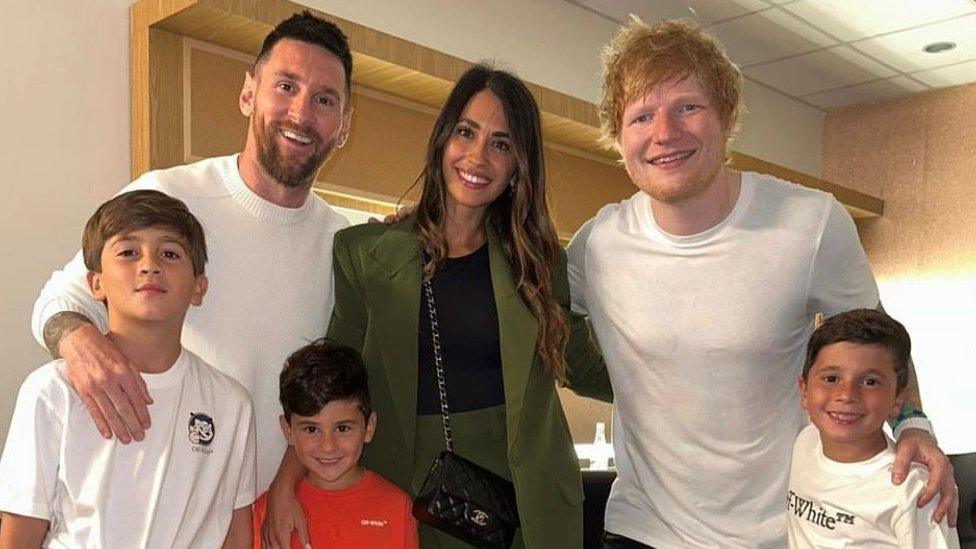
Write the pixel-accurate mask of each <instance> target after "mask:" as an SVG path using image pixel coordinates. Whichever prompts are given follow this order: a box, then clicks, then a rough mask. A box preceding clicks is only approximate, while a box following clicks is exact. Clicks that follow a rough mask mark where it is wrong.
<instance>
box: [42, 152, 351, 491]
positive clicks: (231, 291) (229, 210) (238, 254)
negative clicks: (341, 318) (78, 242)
mask: <svg viewBox="0 0 976 549" xmlns="http://www.w3.org/2000/svg"><path fill="white" fill-rule="evenodd" d="M237 158H238V155H232V156H223V157H220V158H210V159H207V160H202V161H200V162H197V163H195V164H189V165H186V166H177V167H174V168H170V169H167V170H156V171H152V172H148V173H146V174H144V175H142V176H141V177H139V179H136V180H135V181H133V182H132V183H130V184H129V185H127V186H126V187H125V188H124V189H122V191H132V190H136V189H155V190H158V191H162V192H164V193H166V194H168V195H170V196H173V197H176V198H179V199H180V200H182V201H184V202H185V203H186V205H187V207H188V208H189V209H190V211H191V212H193V215H195V216H196V217H197V219H199V220H200V224H201V225H203V231H204V234H205V236H206V239H207V252H208V254H209V256H210V261H209V262H208V263H207V278H208V279H209V282H210V283H209V285H208V286H207V295H206V296H204V298H203V306H202V307H190V310H189V311H188V312H187V315H186V321H185V323H184V326H183V346H185V347H186V348H187V349H189V350H191V351H193V352H194V353H195V354H196V355H197V356H199V357H200V358H201V359H203V360H204V362H206V363H208V364H213V365H214V366H216V367H217V368H219V369H220V371H221V372H224V373H225V374H228V375H229V376H231V377H232V378H234V379H236V380H237V381H238V382H240V384H241V385H243V386H244V387H245V388H246V389H247V390H248V391H250V393H251V397H252V398H253V399H254V411H255V421H256V425H257V444H258V449H259V450H258V491H259V492H262V491H264V490H266V489H267V487H268V484H269V483H270V482H271V479H272V478H273V477H274V474H275V472H276V471H277V470H278V465H279V464H280V463H281V456H282V455H283V454H284V451H285V446H286V444H285V439H284V437H282V436H281V429H280V428H279V427H278V416H279V415H280V414H281V405H280V404H279V403H278V374H279V372H281V367H282V366H283V365H284V362H285V359H286V358H288V355H290V354H291V353H292V352H294V351H295V350H297V349H298V348H299V347H301V346H303V345H305V344H307V343H308V342H310V341H312V340H314V339H316V338H319V337H322V336H324V335H325V332H326V328H328V325H329V317H330V316H331V315H332V306H333V304H334V303H335V299H334V295H333V286H332V284H333V282H332V239H333V237H334V236H335V233H336V232H337V231H339V230H340V229H343V228H345V227H348V226H349V221H348V220H347V219H346V218H345V217H343V216H342V215H341V214H339V213H338V212H336V211H335V210H333V209H332V208H331V207H330V206H329V205H328V204H326V203H325V201H324V200H320V199H319V198H317V197H316V196H314V195H309V198H308V200H306V201H305V204H304V205H303V206H302V207H300V208H283V207H281V206H278V205H276V204H273V203H271V202H268V201H267V200H264V199H263V198H261V197H260V196H258V195H256V194H254V192H253V191H251V189H249V188H248V187H247V185H246V184H245V183H244V180H243V179H241V176H240V173H239V172H238V169H237ZM86 273H87V270H86V269H85V265H84V261H83V260H82V257H81V254H80V253H79V254H77V255H76V256H75V258H74V259H73V260H72V261H71V262H70V263H68V264H67V265H66V266H65V267H64V270H62V271H55V272H54V274H52V275H51V279H50V280H49V281H48V282H47V284H46V285H45V286H44V289H43V290H42V291H41V295H40V296H39V297H38V298H37V302H36V303H35V304H34V316H33V318H32V320H31V326H32V329H33V332H34V337H35V338H36V339H37V341H38V342H39V343H41V344H42V345H43V344H44V335H43V331H44V324H45V323H47V320H48V319H49V318H51V316H52V315H54V314H56V313H58V312H61V311H75V312H79V313H81V314H83V315H85V316H86V317H88V318H89V319H91V320H92V322H94V323H95V324H97V325H98V326H99V327H100V328H101V329H102V331H104V330H106V329H107V324H106V318H107V317H106V312H105V306H104V305H102V304H101V303H100V302H98V301H95V300H94V299H93V298H92V296H91V293H90V292H89V290H88V285H87V283H86V282H85V274H86ZM152 396H153V397H155V395H152ZM150 413H152V411H151V410H150ZM155 424H156V419H155V418H153V425H155Z"/></svg>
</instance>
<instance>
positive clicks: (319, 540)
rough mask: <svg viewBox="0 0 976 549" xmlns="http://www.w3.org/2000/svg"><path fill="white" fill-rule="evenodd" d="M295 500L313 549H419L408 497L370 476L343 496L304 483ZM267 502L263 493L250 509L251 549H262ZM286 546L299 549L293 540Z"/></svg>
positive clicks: (346, 491) (346, 490)
mask: <svg viewBox="0 0 976 549" xmlns="http://www.w3.org/2000/svg"><path fill="white" fill-rule="evenodd" d="M295 496H296V497H297V498H298V501H299V503H301V504H302V507H303V508H304V509H305V516H306V517H307V518H308V535H309V538H310V540H311V542H312V547H313V548H314V549H318V548H320V547H356V548H363V549H369V548H373V547H375V548H377V549H386V548H400V547H403V548H404V549H416V548H417V547H419V544H418V541H417V522H416V521H415V520H414V518H413V515H412V514H411V513H410V508H411V506H412V505H413V502H412V501H410V497H409V496H407V494H406V493H404V492H403V490H401V489H399V488H397V487H396V486H395V485H394V484H392V483H391V482H389V481H388V480H386V479H384V478H383V477H381V476H380V475H378V474H376V473H374V472H372V471H366V472H365V474H364V475H363V478H361V479H359V481H357V482H356V484H353V485H352V486H350V487H349V488H346V489H344V490H323V489H321V488H317V487H315V486H312V485H311V484H309V483H308V482H306V481H304V480H303V481H302V482H300V483H299V484H298V487H297V488H295ZM267 499H268V494H267V492H265V493H264V494H262V495H261V497H260V498H258V500H257V501H256V502H255V503H254V548H255V549H260V548H261V523H263V522H264V514H265V509H266V508H267ZM291 546H292V548H293V549H301V545H299V543H298V536H296V535H294V534H292V540H291Z"/></svg>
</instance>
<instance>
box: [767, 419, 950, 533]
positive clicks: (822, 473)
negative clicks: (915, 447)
mask: <svg viewBox="0 0 976 549" xmlns="http://www.w3.org/2000/svg"><path fill="white" fill-rule="evenodd" d="M885 439H886V440H887V441H888V447H887V448H886V449H885V450H883V451H882V452H881V453H879V454H878V455H876V456H874V457H873V458H871V459H868V460H866V461H861V462H857V463H841V462H838V461H834V460H832V459H830V458H828V457H827V456H825V455H824V453H823V446H822V445H821V443H820V433H819V432H818V431H817V428H816V427H815V426H813V425H808V426H807V427H806V428H805V429H803V431H801V432H800V434H799V435H798V436H797V437H796V444H795V445H794V447H793V460H792V463H791V465H790V489H789V493H788V495H787V499H786V517H787V532H788V534H789V543H790V547H791V548H794V549H824V548H832V547H836V548H838V549H839V548H845V547H865V548H871V549H874V548H879V549H880V548H884V547H891V548H901V549H958V547H959V537H958V535H957V534H956V529H955V528H952V529H950V528H949V527H948V526H947V524H946V521H945V519H943V520H942V522H940V523H938V524H934V523H933V522H932V513H933V511H934V510H935V506H936V504H937V502H938V501H937V499H933V500H932V501H930V502H929V503H928V505H926V506H925V507H922V508H921V509H919V508H918V506H917V505H916V502H917V501H918V496H919V494H920V493H921V492H922V489H923V488H925V482H926V481H927V480H928V476H929V474H928V470H927V469H925V467H923V466H921V465H916V464H912V466H911V469H910V470H909V472H908V476H907V477H906V478H905V481H904V482H902V483H901V484H900V485H898V486H895V485H894V484H892V483H891V469H892V466H893V465H894V463H895V450H894V443H893V442H892V441H891V439H888V438H887V437H885Z"/></svg>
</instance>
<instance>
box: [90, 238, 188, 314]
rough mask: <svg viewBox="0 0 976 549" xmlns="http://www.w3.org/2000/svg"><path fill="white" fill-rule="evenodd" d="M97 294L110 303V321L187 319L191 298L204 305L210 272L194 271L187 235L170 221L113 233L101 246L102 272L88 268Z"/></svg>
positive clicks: (93, 293) (94, 291) (94, 293)
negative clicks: (171, 225) (183, 234)
mask: <svg viewBox="0 0 976 549" xmlns="http://www.w3.org/2000/svg"><path fill="white" fill-rule="evenodd" d="M88 283H89V286H90V287H91V290H92V295H93V296H94V297H95V299H98V300H100V301H105V302H106V305H107V306H108V313H109V324H110V327H112V326H119V325H120V323H122V322H162V323H169V324H172V323H182V321H183V317H184V316H185V315H186V309H187V307H189V306H190V305H191V304H192V305H200V304H201V302H202V300H203V294H204V293H205V292H206V289H207V278H206V277H205V276H204V275H202V274H201V275H199V276H195V275H194V274H193V263H192V261H191V259H190V254H188V253H187V245H186V242H185V240H184V239H183V238H182V237H181V236H180V235H179V234H177V233H176V232H175V231H172V230H170V229H168V228H165V227H146V228H144V229H139V230H135V231H130V232H127V233H124V234H118V235H115V236H113V237H112V238H110V239H109V240H108V241H107V242H106V243H105V246H104V247H103V248H102V254H101V272H89V273H88Z"/></svg>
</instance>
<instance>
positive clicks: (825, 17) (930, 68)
mask: <svg viewBox="0 0 976 549" xmlns="http://www.w3.org/2000/svg"><path fill="white" fill-rule="evenodd" d="M566 1H567V2H570V3H571V4H574V5H577V6H579V7H580V8H582V9H586V10H588V11H591V12H593V13H596V14H598V15H600V16H602V17H605V18H607V19H610V20H612V21H615V22H618V23H623V22H626V21H627V20H628V17H629V14H631V13H633V14H635V15H638V16H639V17H640V18H641V19H643V20H644V21H647V22H649V23H651V22H654V21H657V20H660V19H662V18H679V17H684V18H689V17H690V18H695V19H697V20H699V21H700V22H701V23H702V24H704V25H706V26H707V27H708V28H709V29H710V30H711V32H713V33H714V34H715V36H717V37H718V38H719V40H720V41H721V42H722V43H723V44H724V45H725V47H726V48H727V50H728V53H729V56H730V57H731V58H732V60H733V61H735V62H736V63H737V64H738V65H739V67H740V68H741V69H742V72H743V74H745V76H746V78H748V79H750V80H752V81H755V82H758V83H760V84H762V85H765V86H768V87H770V88H773V89H775V90H777V91H779V92H781V93H784V94H786V95H788V96H790V97H792V98H794V99H797V100H799V101H801V102H803V103H806V104H808V105H810V106H813V107H816V108H818V109H822V110H830V109H833V108H836V107H840V106H844V105H852V104H857V103H867V102H871V101H878V100H882V99H888V98H892V97H898V96H901V95H907V94H912V93H917V92H921V91H925V90H929V89H935V88H942V87H947V86H957V85H960V84H967V83H970V82H976V0H566ZM940 41H946V42H954V43H955V44H956V48H955V49H953V50H950V51H946V52H942V53H937V54H931V53H925V52H923V51H922V48H923V47H924V46H925V45H927V44H930V43H932V42H940Z"/></svg>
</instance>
